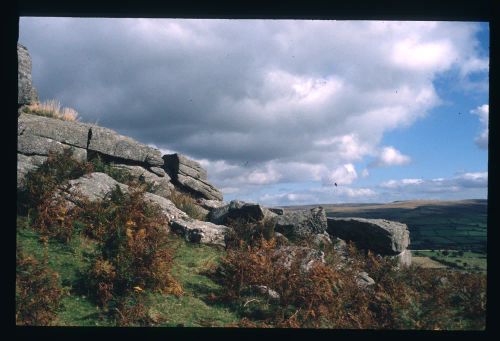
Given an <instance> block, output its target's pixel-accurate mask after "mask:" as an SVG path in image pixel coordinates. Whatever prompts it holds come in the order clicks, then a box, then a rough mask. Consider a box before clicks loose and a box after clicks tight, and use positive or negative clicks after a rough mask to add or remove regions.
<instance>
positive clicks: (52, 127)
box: [17, 114, 91, 148]
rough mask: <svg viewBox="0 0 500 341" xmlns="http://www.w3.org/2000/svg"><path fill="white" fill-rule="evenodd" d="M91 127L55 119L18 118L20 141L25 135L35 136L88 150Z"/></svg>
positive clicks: (28, 115)
mask: <svg viewBox="0 0 500 341" xmlns="http://www.w3.org/2000/svg"><path fill="white" fill-rule="evenodd" d="M90 127H91V125H89V124H86V123H79V122H70V121H63V120H58V119H55V118H50V117H44V116H37V115H31V114H21V115H20V116H19V118H18V132H17V134H18V140H19V139H21V138H22V136H23V135H25V134H29V135H35V136H40V137H46V138H49V139H51V140H54V141H57V142H60V143H64V144H67V145H70V146H75V147H79V148H87V141H88V139H89V128H90Z"/></svg>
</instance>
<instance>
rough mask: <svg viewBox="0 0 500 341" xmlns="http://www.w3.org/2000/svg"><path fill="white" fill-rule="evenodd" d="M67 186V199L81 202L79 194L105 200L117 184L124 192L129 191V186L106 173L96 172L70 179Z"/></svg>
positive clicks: (87, 197)
mask: <svg viewBox="0 0 500 341" xmlns="http://www.w3.org/2000/svg"><path fill="white" fill-rule="evenodd" d="M68 184H69V186H68V187H67V188H65V191H66V195H65V197H66V199H68V200H69V201H71V202H73V203H78V202H79V199H80V198H79V196H81V197H82V198H84V199H87V200H89V201H96V200H103V199H104V198H105V197H106V195H107V194H108V193H110V192H111V191H113V190H114V189H115V188H116V186H118V187H120V189H121V190H122V191H123V192H125V193H126V192H128V186H127V185H124V184H121V183H119V182H118V181H116V180H115V179H113V178H112V177H110V176H109V175H107V174H105V173H100V172H95V173H90V174H86V175H84V176H82V177H80V178H78V179H74V180H70V181H68Z"/></svg>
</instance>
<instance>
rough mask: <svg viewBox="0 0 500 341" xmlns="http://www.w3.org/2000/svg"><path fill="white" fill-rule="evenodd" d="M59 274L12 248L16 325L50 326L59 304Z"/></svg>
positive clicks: (60, 289)
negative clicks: (14, 271)
mask: <svg viewBox="0 0 500 341" xmlns="http://www.w3.org/2000/svg"><path fill="white" fill-rule="evenodd" d="M58 277H59V275H58V274H57V273H56V272H54V271H52V270H51V269H50V268H49V267H48V266H47V262H46V260H45V261H44V262H42V263H40V262H39V261H37V260H36V259H35V258H33V257H31V256H27V255H25V254H24V252H23V251H22V250H21V249H20V247H17V249H16V324H17V325H27V326H33V325H39V326H46V325H50V324H51V323H52V322H53V321H54V319H55V317H56V315H57V311H58V310H59V308H60V306H61V298H62V295H63V290H62V288H61V286H60V284H59V278H58Z"/></svg>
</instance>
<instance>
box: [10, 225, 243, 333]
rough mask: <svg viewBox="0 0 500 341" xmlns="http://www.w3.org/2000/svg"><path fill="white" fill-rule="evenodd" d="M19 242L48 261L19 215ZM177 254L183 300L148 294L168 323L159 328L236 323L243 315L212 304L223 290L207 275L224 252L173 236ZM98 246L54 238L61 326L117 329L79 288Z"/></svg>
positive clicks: (175, 272) (155, 310)
mask: <svg viewBox="0 0 500 341" xmlns="http://www.w3.org/2000/svg"><path fill="white" fill-rule="evenodd" d="M17 225H18V229H17V242H18V243H19V244H20V245H21V246H22V247H23V249H24V250H25V252H26V253H28V254H31V255H33V256H34V257H35V258H37V259H42V258H43V248H42V243H41V242H40V237H41V236H40V234H39V233H38V232H36V231H34V230H33V229H32V228H31V227H30V225H29V220H28V218H27V217H23V216H18V217H17ZM171 238H172V239H173V242H174V245H175V248H176V256H175V258H174V266H173V276H174V278H175V279H176V280H177V281H179V282H180V284H181V286H182V287H183V289H184V294H183V295H182V296H180V297H176V296H174V295H163V294H159V293H152V292H146V293H145V294H146V295H147V296H148V298H150V301H151V303H152V304H151V305H150V307H149V310H150V312H151V313H158V314H159V315H160V316H161V317H162V318H164V319H165V321H164V322H162V323H161V324H160V326H165V327H175V326H178V325H180V324H182V325H183V326H185V327H199V326H225V325H227V324H230V323H236V322H237V321H238V320H239V317H238V315H237V314H236V313H235V312H233V311H231V310H230V309H229V308H228V307H224V306H221V305H218V304H215V303H210V302H209V300H208V296H209V294H210V293H211V292H216V291H218V290H220V287H219V285H218V284H216V283H215V282H213V281H212V280H211V279H210V278H208V277H207V276H206V275H204V274H203V273H204V272H205V271H206V270H207V269H209V268H210V267H211V266H213V265H215V264H217V263H218V261H219V258H220V257H221V256H222V254H223V252H224V251H223V250H221V249H219V248H215V247H210V246H206V245H196V244H189V243H187V242H185V241H184V240H183V239H181V238H180V237H177V236H175V235H172V236H171ZM95 248H96V242H94V241H92V240H91V239H89V238H86V237H83V236H77V237H75V238H73V239H72V240H71V241H70V242H69V243H67V244H66V243H63V242H59V241H57V240H51V239H49V243H48V258H49V266H50V267H51V268H52V269H53V270H54V271H56V272H58V273H59V275H60V280H61V283H62V285H63V287H65V288H66V289H67V290H68V294H67V295H66V296H64V298H63V299H62V306H63V308H62V310H61V311H60V312H59V313H58V315H57V318H56V320H55V322H54V324H55V325H59V326H113V325H115V324H114V321H111V320H110V319H109V318H107V317H106V316H105V315H104V314H103V311H102V309H101V308H99V307H98V306H97V305H96V304H95V303H93V302H92V301H91V300H90V299H89V297H88V295H87V294H86V293H85V292H82V290H81V289H80V287H79V286H80V285H79V282H78V281H79V272H81V271H84V269H85V268H86V267H87V266H88V264H89V261H90V257H89V256H88V255H89V254H91V253H92V252H93V251H95Z"/></svg>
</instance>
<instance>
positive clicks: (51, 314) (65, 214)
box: [16, 150, 182, 325]
mask: <svg viewBox="0 0 500 341" xmlns="http://www.w3.org/2000/svg"><path fill="white" fill-rule="evenodd" d="M93 169H94V168H93V165H92V164H91V163H87V162H78V161H76V160H74V159H73V158H72V153H71V151H69V150H68V151H66V152H64V153H63V154H51V155H49V158H48V160H47V161H46V162H45V163H44V164H43V165H42V166H41V167H39V168H38V169H37V170H36V171H34V172H31V173H29V174H28V176H27V181H26V190H25V191H24V192H23V193H20V194H21V195H20V199H21V203H23V205H20V211H24V212H28V216H31V217H30V219H31V220H32V222H33V224H32V226H33V229H34V230H36V231H38V232H39V233H40V234H41V236H42V238H43V239H44V240H45V241H47V240H48V239H49V238H51V239H52V238H54V239H55V240H58V241H59V242H64V243H68V242H69V241H70V240H71V238H72V236H73V234H74V233H77V232H78V233H81V234H82V235H84V236H86V237H88V238H91V239H92V240H94V241H96V242H97V243H98V247H97V249H96V252H95V253H94V254H92V255H90V258H91V261H90V266H89V268H88V269H87V270H86V271H85V272H84V273H82V274H81V276H82V281H81V283H82V285H81V286H82V288H81V290H85V291H86V293H87V295H88V296H89V297H92V299H94V300H95V302H96V303H97V304H98V305H100V306H101V307H102V308H103V309H104V311H105V312H106V313H107V314H108V315H110V317H111V318H113V319H115V320H116V323H117V324H118V325H130V324H132V325H137V324H139V325H151V324H153V323H155V322H154V321H152V320H151V319H150V318H149V317H148V315H147V309H146V308H145V301H146V298H145V297H143V292H144V291H145V290H148V291H158V292H161V293H164V294H175V295H180V294H182V288H181V287H180V285H179V284H178V283H177V282H176V281H175V280H174V279H173V278H172V276H171V275H170V273H171V269H172V259H173V254H174V251H175V250H174V249H173V248H172V246H171V245H170V243H169V238H168V233H167V231H168V230H167V227H168V223H167V220H166V218H165V217H164V215H163V214H162V213H161V210H160V209H159V208H158V207H156V206H153V205H151V204H149V203H147V202H145V201H144V199H143V194H144V190H145V187H144V186H139V185H137V186H133V184H131V186H132V187H130V192H129V193H122V192H121V191H120V188H119V187H118V186H117V187H116V189H115V190H113V191H112V192H111V193H110V195H109V196H107V197H106V198H105V199H104V200H102V201H97V202H89V201H83V203H82V205H81V206H75V207H72V208H70V207H68V205H67V202H66V201H65V200H64V199H63V198H62V197H57V196H54V194H55V193H56V189H57V188H58V187H60V186H64V184H65V182H66V181H67V180H69V179H72V178H77V177H80V176H81V175H83V174H85V173H87V172H90V171H92V170H93ZM16 279H17V282H16V302H17V305H16V321H17V323H18V324H30V325H48V324H50V323H51V322H52V320H53V319H54V318H55V316H56V313H55V311H56V309H57V307H58V301H59V298H60V292H59V291H58V290H59V289H58V287H57V280H56V279H57V274H56V273H54V272H53V271H52V270H50V269H49V268H48V267H47V265H46V262H45V263H44V264H38V263H37V261H36V260H34V259H32V258H30V257H29V256H28V257H25V256H23V255H22V254H21V253H18V261H17V278H16ZM156 322H158V321H156Z"/></svg>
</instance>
